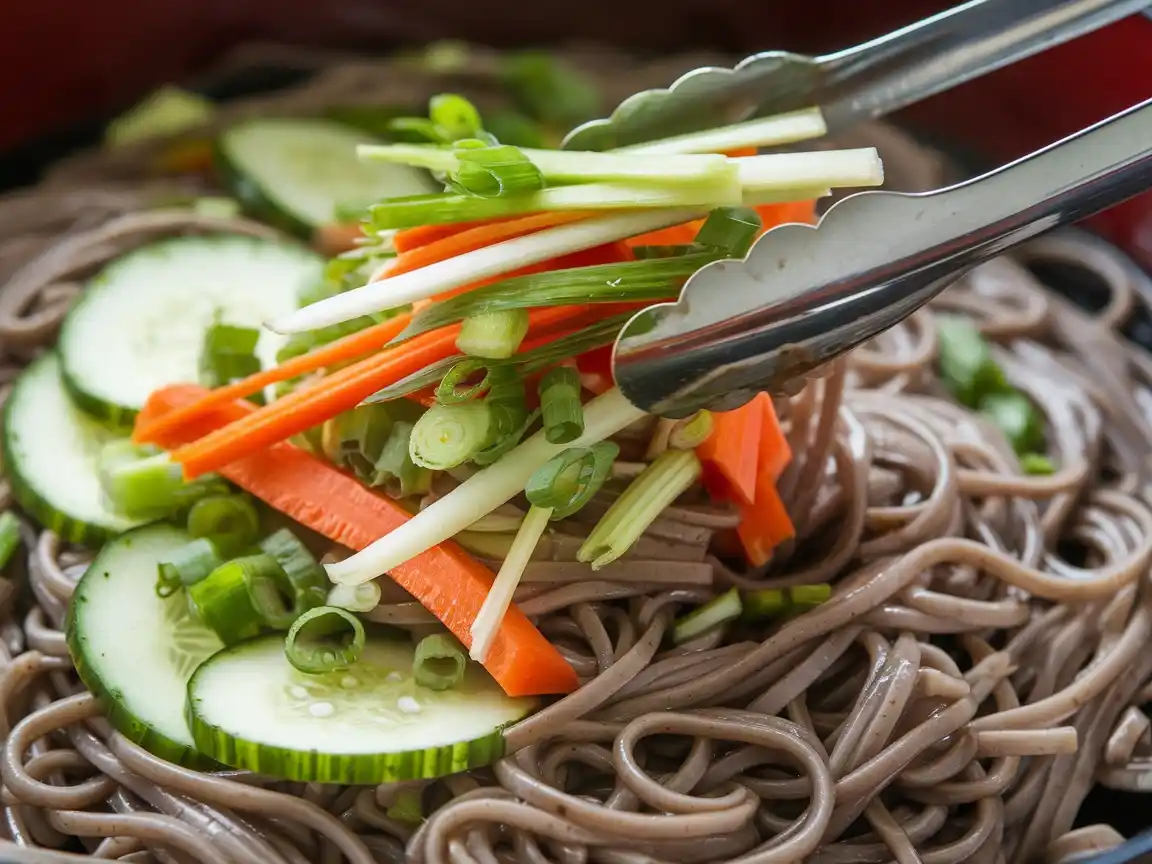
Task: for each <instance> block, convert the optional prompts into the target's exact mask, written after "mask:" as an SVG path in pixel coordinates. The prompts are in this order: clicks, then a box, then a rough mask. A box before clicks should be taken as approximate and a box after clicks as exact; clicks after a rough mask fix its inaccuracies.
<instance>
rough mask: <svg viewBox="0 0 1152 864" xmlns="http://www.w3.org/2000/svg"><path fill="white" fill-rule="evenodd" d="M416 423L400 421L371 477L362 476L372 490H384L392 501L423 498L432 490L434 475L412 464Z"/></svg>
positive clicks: (394, 427) (397, 422)
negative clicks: (416, 497)
mask: <svg viewBox="0 0 1152 864" xmlns="http://www.w3.org/2000/svg"><path fill="white" fill-rule="evenodd" d="M414 428H415V424H413V423H409V422H408V421H407V420H397V421H396V422H395V423H394V424H392V433H391V434H390V435H389V436H388V440H387V441H386V442H384V448H383V449H382V450H381V451H380V456H379V458H378V459H377V460H376V463H375V465H373V469H372V472H371V475H370V476H367V477H362V478H361V479H362V480H364V482H365V483H366V484H367V485H368V486H370V487H372V488H373V489H379V488H383V489H384V492H385V493H386V494H387V495H389V496H390V497H392V498H408V497H410V496H412V495H423V494H424V493H425V492H427V491H428V490H429V489H431V488H432V472H431V471H430V470H429V469H427V468H423V467H421V466H420V465H417V464H416V463H415V462H413V461H412V453H411V446H412V430H413V429H414Z"/></svg>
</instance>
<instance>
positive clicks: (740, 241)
mask: <svg viewBox="0 0 1152 864" xmlns="http://www.w3.org/2000/svg"><path fill="white" fill-rule="evenodd" d="M763 225H764V221H763V220H762V219H761V218H760V214H758V213H757V212H756V211H755V210H751V209H749V208H747V207H717V208H716V209H715V210H713V211H712V212H711V213H709V214H708V218H707V219H705V220H704V224H703V225H701V226H700V230H699V231H697V232H696V245H697V246H703V247H705V248H712V249H722V250H723V251H724V253H725V254H726V255H728V256H730V257H732V258H743V257H744V256H745V255H747V254H748V250H749V249H751V248H752V243H753V241H754V240H755V239H756V238H757V236H759V234H760V229H761V228H762V227H763Z"/></svg>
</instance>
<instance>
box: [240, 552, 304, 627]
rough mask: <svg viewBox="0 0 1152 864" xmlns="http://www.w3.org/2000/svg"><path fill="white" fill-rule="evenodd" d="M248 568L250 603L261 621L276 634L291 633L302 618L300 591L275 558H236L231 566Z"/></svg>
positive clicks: (246, 575) (246, 576)
mask: <svg viewBox="0 0 1152 864" xmlns="http://www.w3.org/2000/svg"><path fill="white" fill-rule="evenodd" d="M229 565H239V566H241V567H243V568H244V578H245V580H246V581H247V584H248V599H249V600H250V601H251V603H252V608H253V609H255V610H256V614H257V615H259V616H260V619H261V621H263V623H264V624H265V625H266V626H267V627H270V628H272V629H273V630H287V629H288V628H289V627H291V626H292V622H293V621H295V620H296V619H297V618H298V617H299V612H298V611H297V609H296V605H297V604H296V591H295V588H294V586H293V585H292V583H291V581H289V579H288V574H287V573H285V572H284V568H283V567H281V566H280V562H279V561H277V560H276V559H275V558H273V557H272V556H271V555H269V554H267V553H266V552H264V553H259V554H256V555H245V556H244V557H243V558H234V559H233V560H232V561H230V562H229V564H228V565H225V566H229Z"/></svg>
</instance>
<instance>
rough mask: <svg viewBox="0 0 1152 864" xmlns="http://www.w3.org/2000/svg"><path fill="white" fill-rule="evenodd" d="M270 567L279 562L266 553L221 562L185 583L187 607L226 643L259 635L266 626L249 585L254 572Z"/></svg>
mask: <svg viewBox="0 0 1152 864" xmlns="http://www.w3.org/2000/svg"><path fill="white" fill-rule="evenodd" d="M272 568H275V569H277V570H278V569H279V565H277V564H276V562H275V560H273V559H272V558H270V557H269V556H267V555H255V556H249V557H246V558H237V559H235V560H233V561H229V562H227V563H225V564H221V565H220V566H219V567H217V568H216V569H215V570H213V571H212V572H211V573H210V574H209V575H208V576H207V577H206V578H204V579H201V580H200V581H199V582H195V583H193V584H191V585H189V586H187V595H188V604H189V607H190V608H191V609H192V611H193V613H194V614H195V615H196V616H197V617H198V618H199V619H200V620H201V621H202V622H203V623H204V624H205V625H207V626H208V627H210V628H212V630H213V631H214V632H215V633H216V635H217V636H219V637H220V641H221V642H223V643H224V644H225V645H235V644H236V643H237V642H242V641H244V640H245V639H251V638H252V637H254V636H259V635H260V634H261V633H262V632H264V630H265V629H266V626H267V625H266V622H265V621H264V619H263V618H262V617H261V615H260V613H259V612H258V611H257V609H256V606H255V605H254V603H253V601H252V596H251V592H250V591H249V587H248V586H249V582H250V580H251V578H252V575H253V574H254V573H257V574H259V573H264V572H267V571H268V570H269V569H272ZM281 575H283V571H281Z"/></svg>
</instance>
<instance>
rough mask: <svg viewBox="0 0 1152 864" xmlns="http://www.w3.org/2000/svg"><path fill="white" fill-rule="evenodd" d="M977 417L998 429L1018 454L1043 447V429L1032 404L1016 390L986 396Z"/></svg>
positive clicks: (982, 400)
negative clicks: (981, 415)
mask: <svg viewBox="0 0 1152 864" xmlns="http://www.w3.org/2000/svg"><path fill="white" fill-rule="evenodd" d="M980 413H981V414H983V415H984V416H985V417H987V418H988V419H989V420H991V421H992V422H993V423H995V424H996V425H997V426H999V427H1000V429H1001V431H1002V432H1003V433H1004V435H1005V437H1007V438H1008V441H1009V443H1011V445H1012V449H1013V450H1015V451H1016V452H1017V453H1021V454H1023V453H1029V452H1033V451H1037V450H1039V449H1040V448H1042V447H1043V446H1044V426H1043V424H1042V422H1041V420H1040V413H1039V411H1037V410H1036V406H1035V405H1033V404H1032V400H1031V399H1029V398H1028V397H1027V396H1025V395H1024V394H1023V393H1021V392H1020V391H1019V390H1011V391H1009V392H1006V393H989V394H987V395H986V396H984V398H982V399H981V400H980Z"/></svg>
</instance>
